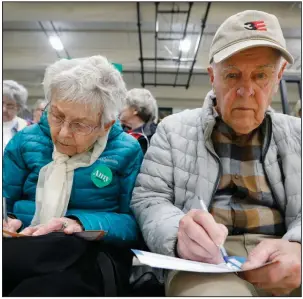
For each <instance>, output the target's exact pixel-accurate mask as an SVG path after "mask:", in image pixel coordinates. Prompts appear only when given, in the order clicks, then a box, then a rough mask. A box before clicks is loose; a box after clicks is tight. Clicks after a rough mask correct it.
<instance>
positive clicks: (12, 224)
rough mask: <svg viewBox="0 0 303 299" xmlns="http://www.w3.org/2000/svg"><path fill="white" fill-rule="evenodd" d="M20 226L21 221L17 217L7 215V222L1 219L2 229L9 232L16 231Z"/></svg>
mask: <svg viewBox="0 0 303 299" xmlns="http://www.w3.org/2000/svg"><path fill="white" fill-rule="evenodd" d="M21 226H22V222H21V221H20V220H19V219H13V218H10V217H8V218H7V222H6V221H4V220H3V229H4V230H7V231H9V232H11V233H15V232H17V230H18V229H19V228H20V227H21Z"/></svg>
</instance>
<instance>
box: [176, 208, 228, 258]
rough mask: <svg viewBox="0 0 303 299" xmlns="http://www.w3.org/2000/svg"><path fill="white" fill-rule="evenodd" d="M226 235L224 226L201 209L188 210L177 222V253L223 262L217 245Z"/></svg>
mask: <svg viewBox="0 0 303 299" xmlns="http://www.w3.org/2000/svg"><path fill="white" fill-rule="evenodd" d="M227 235H228V230H227V228H226V226H224V225H222V224H218V223H217V222H216V221H215V220H214V218H213V216H212V215H211V214H210V213H208V212H204V211H202V210H195V209H194V210H190V211H189V212H188V213H187V214H186V215H185V216H184V217H183V218H182V219H181V220H180V223H179V230H178V241H177V253H178V255H179V256H180V257H181V258H184V259H188V260H193V261H199V262H205V263H213V264H219V263H222V262H223V258H222V256H221V254H220V250H219V248H218V245H222V244H224V242H225V239H226V237H227Z"/></svg>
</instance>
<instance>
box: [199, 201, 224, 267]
mask: <svg viewBox="0 0 303 299" xmlns="http://www.w3.org/2000/svg"><path fill="white" fill-rule="evenodd" d="M199 201H200V206H201V208H202V210H203V211H205V212H208V208H207V207H206V206H205V203H204V201H203V200H202V199H200V200H199ZM216 245H217V246H218V247H219V250H220V253H221V255H222V258H223V260H224V262H225V263H228V261H229V260H228V254H227V252H226V250H225V248H224V246H223V245H222V244H221V245H219V244H216Z"/></svg>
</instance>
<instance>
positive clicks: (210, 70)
mask: <svg viewBox="0 0 303 299" xmlns="http://www.w3.org/2000/svg"><path fill="white" fill-rule="evenodd" d="M207 72H208V75H209V79H210V83H211V84H213V83H214V78H215V76H214V69H213V68H212V67H211V66H209V67H208V68H207Z"/></svg>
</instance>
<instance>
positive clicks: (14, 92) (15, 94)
mask: <svg viewBox="0 0 303 299" xmlns="http://www.w3.org/2000/svg"><path fill="white" fill-rule="evenodd" d="M2 94H3V96H6V97H8V98H9V99H10V100H14V101H15V102H16V104H17V105H19V106H20V108H21V109H24V108H25V107H26V102H27V97H28V91H27V89H26V88H25V87H24V86H23V85H21V84H19V83H17V82H16V81H13V80H4V81H3V93H2Z"/></svg>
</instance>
